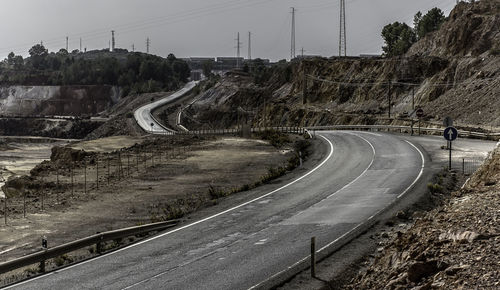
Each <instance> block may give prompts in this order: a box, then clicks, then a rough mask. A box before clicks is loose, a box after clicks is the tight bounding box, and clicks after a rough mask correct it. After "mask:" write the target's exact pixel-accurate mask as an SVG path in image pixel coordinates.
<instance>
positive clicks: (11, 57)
mask: <svg viewBox="0 0 500 290" xmlns="http://www.w3.org/2000/svg"><path fill="white" fill-rule="evenodd" d="M15 57H16V55H15V54H14V52H11V53H9V55H8V56H7V63H8V64H9V65H14V59H15Z"/></svg>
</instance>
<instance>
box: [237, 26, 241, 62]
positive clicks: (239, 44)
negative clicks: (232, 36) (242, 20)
mask: <svg viewBox="0 0 500 290" xmlns="http://www.w3.org/2000/svg"><path fill="white" fill-rule="evenodd" d="M240 50H241V42H240V33H239V32H238V36H237V37H236V68H240Z"/></svg>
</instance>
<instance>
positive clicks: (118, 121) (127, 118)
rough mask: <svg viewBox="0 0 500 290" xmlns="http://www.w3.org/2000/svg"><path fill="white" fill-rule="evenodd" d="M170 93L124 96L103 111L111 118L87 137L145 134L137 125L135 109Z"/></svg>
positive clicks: (90, 138)
mask: <svg viewBox="0 0 500 290" xmlns="http://www.w3.org/2000/svg"><path fill="white" fill-rule="evenodd" d="M170 94H171V92H160V93H149V94H140V95H128V96H126V97H124V98H122V99H121V100H120V101H119V102H118V103H117V104H116V105H115V106H114V107H112V108H110V109H109V110H107V111H106V112H104V113H103V115H106V116H111V118H110V120H109V121H107V122H106V123H105V124H103V125H102V126H100V127H99V128H97V129H96V130H94V131H93V132H91V133H90V134H89V135H88V136H87V137H86V139H87V140H94V139H98V138H104V137H110V136H120V135H130V136H136V137H137V136H143V135H145V134H146V133H145V132H144V131H143V130H142V128H140V127H139V125H137V122H136V121H135V119H134V111H135V110H136V109H137V108H139V107H141V106H143V105H145V104H147V103H150V102H153V101H155V100H159V99H161V98H164V97H166V96H168V95H170Z"/></svg>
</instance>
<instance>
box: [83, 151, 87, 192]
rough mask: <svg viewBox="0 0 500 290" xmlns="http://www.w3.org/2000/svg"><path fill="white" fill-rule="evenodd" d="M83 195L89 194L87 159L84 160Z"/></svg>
mask: <svg viewBox="0 0 500 290" xmlns="http://www.w3.org/2000/svg"><path fill="white" fill-rule="evenodd" d="M83 193H84V194H87V159H85V158H84V159H83Z"/></svg>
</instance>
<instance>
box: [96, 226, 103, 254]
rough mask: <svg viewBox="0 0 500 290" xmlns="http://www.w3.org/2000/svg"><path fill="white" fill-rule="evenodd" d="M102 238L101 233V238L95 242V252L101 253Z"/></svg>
mask: <svg viewBox="0 0 500 290" xmlns="http://www.w3.org/2000/svg"><path fill="white" fill-rule="evenodd" d="M100 233H101V232H97V233H96V234H100ZM102 238H103V236H102V235H101V238H100V241H98V242H97V243H96V244H95V251H96V253H97V254H99V255H100V254H101V253H102Z"/></svg>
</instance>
